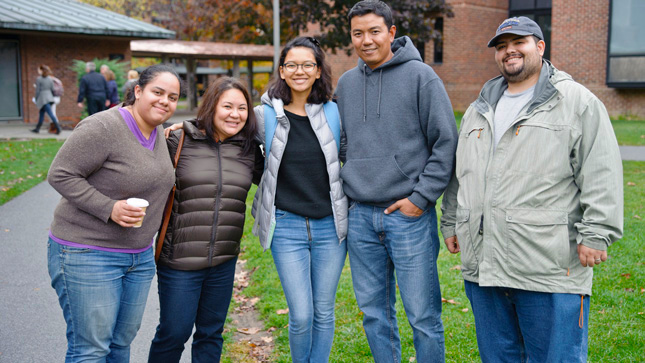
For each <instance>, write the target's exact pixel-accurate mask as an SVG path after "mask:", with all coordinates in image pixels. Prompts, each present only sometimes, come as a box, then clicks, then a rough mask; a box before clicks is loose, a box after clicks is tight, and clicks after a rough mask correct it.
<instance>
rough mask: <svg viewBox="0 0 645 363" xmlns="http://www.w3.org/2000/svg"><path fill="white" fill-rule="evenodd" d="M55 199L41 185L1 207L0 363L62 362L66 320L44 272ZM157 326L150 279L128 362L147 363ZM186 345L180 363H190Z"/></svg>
mask: <svg viewBox="0 0 645 363" xmlns="http://www.w3.org/2000/svg"><path fill="white" fill-rule="evenodd" d="M27 132H28V131H27ZM59 200H60V195H59V194H58V193H57V192H56V191H55V190H54V189H53V188H52V187H51V186H50V185H49V184H48V183H47V182H43V183H40V184H38V185H37V186H35V187H34V188H32V189H30V190H28V191H27V192H25V193H24V194H22V195H20V196H18V197H17V198H15V199H13V200H11V201H9V202H7V203H5V204H4V205H1V206H0V256H2V257H1V259H0V261H2V263H0V296H1V297H2V303H1V304H0V362H35V363H40V362H42V363H48V362H62V361H64V360H65V351H66V350H67V339H66V338H65V329H66V327H65V320H64V319H63V312H62V311H61V308H60V305H59V304H58V297H57V296H56V293H55V291H54V289H53V288H52V287H51V286H50V278H49V273H48V272H47V233H48V230H49V225H50V224H51V221H52V218H53V215H54V209H55V208H56V205H57V204H58V201H59ZM158 321H159V298H158V294H157V278H156V277H155V278H154V280H153V281H152V285H151V286H150V293H149V295H148V303H147V305H146V310H145V313H144V315H143V321H142V323H141V329H139V334H137V337H136V338H135V339H134V342H133V343H132V346H131V361H132V362H146V361H147V359H148V350H149V349H150V342H151V341H152V338H153V337H154V334H155V328H156V327H157V323H158ZM191 343H192V339H191V340H189V341H188V343H187V344H186V350H185V351H184V354H183V356H182V360H181V362H182V363H184V362H190V344H191Z"/></svg>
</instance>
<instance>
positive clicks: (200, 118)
mask: <svg viewBox="0 0 645 363" xmlns="http://www.w3.org/2000/svg"><path fill="white" fill-rule="evenodd" d="M230 89H236V90H239V91H240V92H242V94H243V95H244V99H245V100H246V105H247V108H248V117H247V119H246V124H245V125H244V127H243V128H242V130H240V132H239V135H241V136H243V137H244V141H243V146H242V149H243V154H244V155H248V154H249V153H251V152H252V151H253V149H254V144H253V140H254V137H255V131H256V129H257V123H256V121H255V113H254V112H253V104H252V103H251V97H250V96H249V92H248V91H247V90H246V87H244V84H243V83H242V82H240V81H239V80H237V79H235V78H232V77H222V78H219V79H217V80H216V81H215V82H213V83H211V84H210V85H209V86H208V88H207V89H206V92H205V93H204V97H203V98H202V104H201V105H200V106H199V110H198V111H197V127H198V128H199V129H200V130H204V131H205V132H206V136H208V138H209V140H215V126H214V125H213V120H214V119H215V114H216V113H217V103H218V102H219V99H220V97H222V94H224V92H226V91H228V90H230Z"/></svg>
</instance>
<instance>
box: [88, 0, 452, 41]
mask: <svg viewBox="0 0 645 363" xmlns="http://www.w3.org/2000/svg"><path fill="white" fill-rule="evenodd" d="M82 1H84V2H86V3H88V4H92V5H95V6H100V7H102V8H105V9H107V10H110V11H114V12H117V13H120V14H124V15H127V16H131V17H134V18H137V19H142V20H146V21H149V22H152V23H153V24H155V25H159V26H162V27H164V28H166V29H170V30H173V31H175V32H176V33H177V38H178V39H182V40H201V41H220V42H234V43H254V44H271V43H272V42H273V36H272V34H273V30H272V29H273V18H272V17H273V15H272V14H273V8H272V1H271V0H254V1H252V0H82ZM355 3H356V0H326V1H321V0H280V37H281V39H282V41H283V43H284V42H285V41H286V40H289V39H292V38H294V37H296V36H298V34H300V33H301V32H303V31H306V30H307V29H308V28H309V27H310V25H318V26H320V29H321V31H320V32H319V34H316V36H317V37H319V38H320V40H321V44H322V45H323V46H324V47H326V48H327V49H330V50H332V51H334V52H336V50H337V49H347V51H348V53H349V49H348V48H347V46H348V45H349V44H350V43H351V40H350V37H349V22H348V21H347V13H349V10H350V9H351V8H352V6H353V5H354V4H355ZM389 5H390V6H391V7H392V15H393V17H394V24H395V25H396V27H397V36H400V35H408V36H410V38H412V39H413V40H414V41H415V42H417V44H418V43H426V42H428V41H430V40H432V39H439V38H440V37H441V34H440V33H439V32H438V31H436V30H435V29H434V23H435V20H436V18H437V17H442V16H447V17H452V16H453V13H452V9H451V7H450V5H447V4H446V3H445V0H420V1H419V0H397V1H394V0H392V1H390V2H389Z"/></svg>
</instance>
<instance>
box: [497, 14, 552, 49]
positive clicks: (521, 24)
mask: <svg viewBox="0 0 645 363" xmlns="http://www.w3.org/2000/svg"><path fill="white" fill-rule="evenodd" d="M504 34H517V35H535V36H536V37H538V38H539V39H540V40H544V36H543V35H542V29H540V26H539V25H538V24H537V23H536V22H535V21H533V20H531V19H529V18H527V17H526V16H518V17H514V18H508V19H506V20H504V21H503V22H502V24H501V25H500V26H499V27H498V28H497V32H496V33H495V36H494V37H493V39H491V40H490V41H489V42H488V48H491V47H494V46H495V45H496V44H497V39H499V37H500V36H502V35H504Z"/></svg>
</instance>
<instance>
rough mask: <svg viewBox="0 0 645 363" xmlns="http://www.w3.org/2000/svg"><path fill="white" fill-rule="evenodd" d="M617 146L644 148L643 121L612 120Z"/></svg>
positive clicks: (644, 126) (644, 125) (644, 127)
mask: <svg viewBox="0 0 645 363" xmlns="http://www.w3.org/2000/svg"><path fill="white" fill-rule="evenodd" d="M611 124H612V126H613V127H614V132H615V133H616V138H617V139H618V144H619V145H631V146H637V145H638V146H645V120H622V119H619V120H612V121H611Z"/></svg>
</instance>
